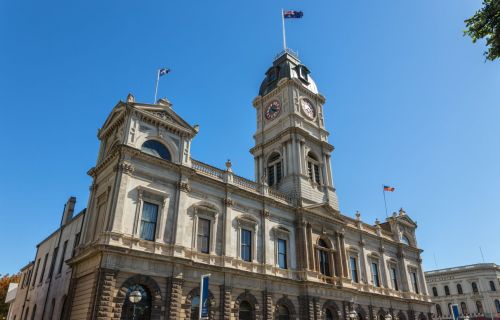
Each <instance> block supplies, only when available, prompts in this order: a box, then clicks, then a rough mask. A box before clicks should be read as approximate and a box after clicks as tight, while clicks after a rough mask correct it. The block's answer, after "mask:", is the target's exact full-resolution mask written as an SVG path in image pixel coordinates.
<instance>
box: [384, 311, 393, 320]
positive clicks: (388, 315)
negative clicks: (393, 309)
mask: <svg viewBox="0 0 500 320" xmlns="http://www.w3.org/2000/svg"><path fill="white" fill-rule="evenodd" d="M384 318H385V320H392V316H391V314H390V313H389V312H387V314H386V315H385V317H384Z"/></svg>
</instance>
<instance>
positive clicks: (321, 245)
mask: <svg viewBox="0 0 500 320" xmlns="http://www.w3.org/2000/svg"><path fill="white" fill-rule="evenodd" d="M328 251H329V248H328V245H327V244H326V242H325V240H323V239H320V240H319V241H318V257H319V272H321V273H322V274H324V275H325V276H331V273H330V254H329V252H328Z"/></svg>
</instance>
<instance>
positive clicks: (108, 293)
mask: <svg viewBox="0 0 500 320" xmlns="http://www.w3.org/2000/svg"><path fill="white" fill-rule="evenodd" d="M99 273H100V274H99V279H100V281H99V283H98V287H97V294H96V311H95V312H94V319H96V320H106V319H113V318H115V315H114V314H113V289H114V288H115V286H116V274H117V271H116V270H110V269H104V268H102V269H101V270H100V272H99Z"/></svg>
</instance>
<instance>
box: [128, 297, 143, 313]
mask: <svg viewBox="0 0 500 320" xmlns="http://www.w3.org/2000/svg"><path fill="white" fill-rule="evenodd" d="M141 299H142V294H141V292H140V291H139V290H134V291H132V292H130V295H129V296H128V300H129V301H130V302H132V305H133V306H134V314H133V316H132V320H135V305H136V303H138V302H140V301H141Z"/></svg>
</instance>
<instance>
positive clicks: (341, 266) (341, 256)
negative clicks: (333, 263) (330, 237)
mask: <svg viewBox="0 0 500 320" xmlns="http://www.w3.org/2000/svg"><path fill="white" fill-rule="evenodd" d="M335 245H336V247H337V253H336V254H337V259H338V263H339V272H338V275H337V276H338V277H341V278H345V277H346V276H347V275H346V273H344V270H345V268H344V265H345V263H346V262H345V260H344V258H345V256H344V252H343V250H342V244H341V242H340V233H339V232H335Z"/></svg>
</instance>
